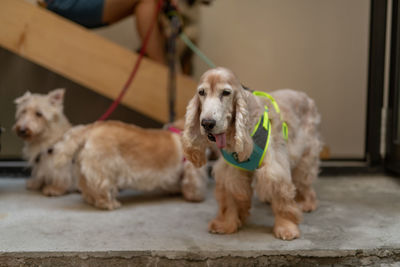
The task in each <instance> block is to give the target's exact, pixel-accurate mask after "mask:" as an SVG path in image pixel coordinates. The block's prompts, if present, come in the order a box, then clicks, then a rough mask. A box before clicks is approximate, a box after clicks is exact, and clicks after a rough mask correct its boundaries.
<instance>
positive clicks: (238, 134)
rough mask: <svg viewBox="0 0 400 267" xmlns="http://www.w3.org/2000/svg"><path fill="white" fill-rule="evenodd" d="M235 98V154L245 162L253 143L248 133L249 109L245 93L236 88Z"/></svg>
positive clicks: (240, 87)
mask: <svg viewBox="0 0 400 267" xmlns="http://www.w3.org/2000/svg"><path fill="white" fill-rule="evenodd" d="M237 87H238V88H237V90H235V91H236V96H235V100H234V101H235V137H234V139H235V152H236V153H237V155H238V159H239V161H244V160H247V159H248V158H249V157H250V155H251V153H252V151H253V141H252V139H251V136H250V132H249V129H248V127H249V125H248V124H249V109H248V104H247V101H246V95H245V91H244V89H243V88H242V86H241V85H238V86H237Z"/></svg>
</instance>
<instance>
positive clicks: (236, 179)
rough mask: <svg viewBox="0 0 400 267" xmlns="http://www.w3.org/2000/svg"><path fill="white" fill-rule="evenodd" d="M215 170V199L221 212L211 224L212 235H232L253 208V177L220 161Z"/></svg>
mask: <svg viewBox="0 0 400 267" xmlns="http://www.w3.org/2000/svg"><path fill="white" fill-rule="evenodd" d="M214 169H215V179H216V187H215V197H216V199H217V201H218V205H219V210H218V215H217V217H216V218H215V219H214V220H212V221H211V222H210V224H209V230H210V232H212V233H218V234H230V233H234V232H236V231H237V230H238V228H239V227H241V226H242V225H243V224H244V223H245V221H246V218H247V217H248V215H249V210H250V207H251V197H252V189H251V176H250V175H249V173H247V172H245V171H240V170H237V169H235V168H234V167H232V166H229V165H227V164H226V163H225V162H224V160H223V159H220V160H219V161H218V162H217V164H216V165H215V167H214Z"/></svg>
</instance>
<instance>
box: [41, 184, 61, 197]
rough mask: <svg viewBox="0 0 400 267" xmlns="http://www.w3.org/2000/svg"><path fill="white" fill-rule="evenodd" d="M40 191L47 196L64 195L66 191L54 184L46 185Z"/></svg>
mask: <svg viewBox="0 0 400 267" xmlns="http://www.w3.org/2000/svg"><path fill="white" fill-rule="evenodd" d="M42 193H43V194H44V195H46V196H49V197H56V196H61V195H64V194H65V193H67V191H66V190H65V189H64V188H60V187H56V186H54V185H46V186H45V187H44V188H43V190H42Z"/></svg>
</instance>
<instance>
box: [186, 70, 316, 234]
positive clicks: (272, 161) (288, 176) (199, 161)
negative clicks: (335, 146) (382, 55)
mask: <svg viewBox="0 0 400 267" xmlns="http://www.w3.org/2000/svg"><path fill="white" fill-rule="evenodd" d="M271 95H272V96H273V98H275V100H276V102H277V103H278V105H279V108H280V113H281V114H279V113H278V112H277V110H276V108H275V107H274V105H273V103H272V101H271V100H270V99H268V98H262V97H258V96H255V95H254V94H252V93H251V92H250V91H248V90H245V89H244V88H243V87H242V86H241V83H240V81H239V80H238V78H237V77H236V76H235V75H234V74H233V73H232V72H231V71H230V70H228V69H225V68H216V69H211V70H209V71H207V72H206V73H204V74H203V76H202V77H201V79H200V82H199V85H198V88H197V94H196V95H195V96H194V97H193V98H192V100H191V101H190V103H189V105H188V107H187V112H186V124H185V131H184V134H183V144H184V151H185V156H186V158H187V159H189V160H190V161H192V162H193V163H194V164H195V165H196V166H202V165H203V164H204V163H205V161H206V158H205V154H204V149H205V147H206V146H207V143H208V142H209V141H210V140H211V141H214V142H216V144H217V146H218V147H219V148H220V149H222V148H223V149H224V150H225V151H226V152H227V153H235V154H236V159H237V161H238V162H244V161H246V160H247V159H249V157H250V155H251V154H252V152H253V146H254V143H253V140H252V137H251V134H252V132H253V129H254V128H255V126H256V124H257V122H258V121H259V120H260V117H261V116H262V115H263V114H264V111H265V106H267V107H268V115H269V120H270V125H271V126H270V139H269V145H268V149H267V151H266V154H265V156H264V157H263V160H262V161H261V163H260V165H259V167H258V168H257V169H256V170H254V171H246V170H241V169H238V168H236V167H234V166H231V165H230V164H228V163H227V162H226V161H225V160H224V158H222V157H221V158H220V159H219V161H218V162H217V163H216V165H215V167H214V176H215V179H216V190H215V195H216V199H217V201H218V204H219V211H218V215H217V217H216V218H215V219H214V220H213V221H211V222H210V224H209V230H210V232H213V233H221V234H229V233H233V232H236V231H237V229H238V228H239V227H240V226H242V225H243V224H244V223H245V220H246V218H247V217H248V215H249V209H250V207H251V198H252V192H253V190H252V186H251V184H252V182H253V180H254V188H255V191H256V194H257V196H258V198H259V199H260V200H261V201H268V202H270V203H271V207H272V210H273V213H274V215H275V224H274V228H273V232H274V234H275V236H276V237H277V238H281V239H283V240H292V239H295V238H297V237H299V236H300V231H299V228H298V224H299V222H300V220H301V217H302V211H307V212H308V211H312V210H314V209H316V207H317V201H316V194H315V191H314V190H313V188H312V181H313V180H314V179H315V178H316V177H317V175H318V168H319V152H320V149H321V141H320V136H319V132H318V125H319V123H320V115H319V114H318V112H317V108H316V105H315V103H314V101H313V100H312V99H310V98H309V97H308V96H307V95H306V94H304V93H300V92H295V91H292V90H279V91H276V92H273V93H271ZM280 116H282V117H280ZM283 122H286V123H287V126H288V129H289V134H288V140H287V141H286V140H285V137H284V135H283V134H282V124H283ZM208 139H209V140H208Z"/></svg>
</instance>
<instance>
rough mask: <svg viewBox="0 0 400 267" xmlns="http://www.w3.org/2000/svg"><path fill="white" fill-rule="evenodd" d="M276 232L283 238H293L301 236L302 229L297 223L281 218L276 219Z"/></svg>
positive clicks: (278, 236)
mask: <svg viewBox="0 0 400 267" xmlns="http://www.w3.org/2000/svg"><path fill="white" fill-rule="evenodd" d="M274 234H275V236H276V237H277V238H279V239H282V240H293V239H296V238H299V237H300V230H299V227H298V226H297V224H295V223H293V222H291V221H289V220H286V219H283V218H280V219H276V220H275V225H274Z"/></svg>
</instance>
